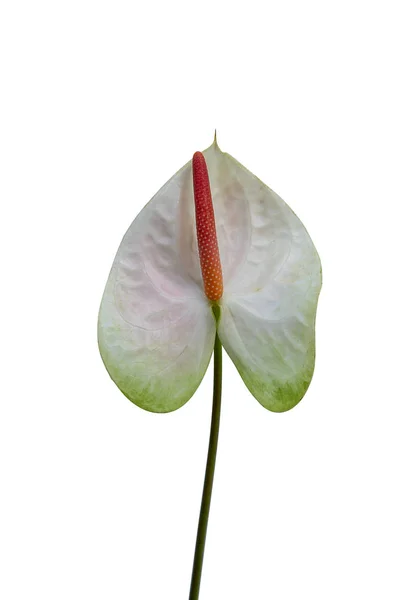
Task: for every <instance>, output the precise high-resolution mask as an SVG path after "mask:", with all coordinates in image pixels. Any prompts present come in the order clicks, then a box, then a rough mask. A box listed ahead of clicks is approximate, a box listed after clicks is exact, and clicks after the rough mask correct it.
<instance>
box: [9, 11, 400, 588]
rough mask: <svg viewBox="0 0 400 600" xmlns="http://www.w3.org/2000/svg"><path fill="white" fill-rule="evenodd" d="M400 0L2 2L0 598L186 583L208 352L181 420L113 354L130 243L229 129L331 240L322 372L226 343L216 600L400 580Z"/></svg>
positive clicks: (213, 521)
mask: <svg viewBox="0 0 400 600" xmlns="http://www.w3.org/2000/svg"><path fill="white" fill-rule="evenodd" d="M396 8H397V9H398V3H397V2H385V1H380V2H368V1H363V2H361V1H360V2H357V1H351V0H350V1H349V0H347V1H345V2H344V1H340V0H339V1H336V2H323V1H322V2H321V1H318V2H317V1H315V2H310V1H307V0H305V1H303V2H289V1H282V0H280V1H279V2H278V1H276V2H268V1H267V2H259V3H257V2H254V1H252V0H247V1H246V2H240V3H239V2H232V1H230V2H218V1H216V2H207V1H205V2H196V3H192V2H188V1H187V0H186V1H184V2H177V1H169V2H162V3H161V2H148V3H145V2H140V3H139V2H136V3H135V2H118V1H114V2H102V1H97V2H89V1H82V0H80V1H69V2H60V1H59V2H50V1H48V2H44V1H38V2H20V1H18V0H15V1H9V2H7V0H6V1H5V2H3V3H2V8H1V13H2V14H1V18H0V28H1V32H0V44H1V54H0V56H1V87H2V91H1V97H0V102H1V111H0V118H1V140H0V143H1V160H0V170H1V215H2V216H1V222H0V227H1V234H0V244H1V262H2V267H1V282H2V292H1V300H0V301H1V304H2V309H1V346H0V352H1V354H2V358H1V379H0V386H1V423H0V428H1V438H0V444H1V479H0V485H1V496H0V502H1V512H0V517H1V535H0V545H1V550H0V552H1V562H0V570H1V572H2V575H1V578H0V596H1V598H3V599H4V600H14V599H18V600H20V599H23V600H25V599H29V600H30V599H32V598H33V599H36V598H38V599H41V600H50V599H51V600H54V599H57V600H64V599H68V600H69V599H72V598H73V599H74V600H88V599H92V598H93V599H96V600H115V599H118V600H128V599H130V600H131V599H135V600H160V599H163V600H164V599H165V600H184V599H185V598H187V596H188V588H189V580H190V572H191V563H192V555H193V547H194V541H195V532H196V527H197V515H198V509H199V503H200V494H201V488H202V480H203V471H204V466H205V457H206V448H207V441H208V439H207V438H208V426H209V419H210V410H211V392H212V369H210V370H209V371H208V373H207V375H206V377H205V379H204V381H203V383H202V385H201V386H200V388H199V390H198V391H197V393H196V394H195V396H194V397H193V398H192V399H191V400H190V402H189V403H188V404H187V405H185V407H184V408H182V409H181V410H179V411H177V412H175V413H172V414H169V415H154V414H150V413H146V412H144V411H142V410H140V409H139V408H137V407H136V406H134V405H133V404H131V403H130V402H129V401H128V400H127V399H126V398H125V397H124V396H123V395H122V394H121V393H120V392H119V390H118V389H117V388H116V386H115V385H114V384H113V383H112V381H111V380H110V379H109V377H108V375H107V373H106V371H105V369H104V367H103V364H102V362H101V359H100V356H99V354H98V350H97V342H96V319H97V311H98V306H99V303H100V299H101V295H102V292H103V288H104V285H105V282H106V279H107V276H108V272H109V269H110V266H111V263H112V260H113V257H114V254H115V252H116V250H117V247H118V245H119V242H120V239H121V237H122V235H123V233H124V232H125V230H126V229H127V227H128V226H129V224H130V222H131V221H132V220H133V218H134V217H135V215H136V214H137V213H138V211H139V210H140V209H141V208H142V206H143V205H144V204H145V203H146V202H147V201H148V200H149V199H150V197H151V196H152V195H153V194H154V193H155V192H156V191H157V190H158V189H159V187H161V185H162V184H163V183H164V182H165V181H166V180H167V179H168V178H169V177H170V176H171V175H172V174H173V173H174V172H175V171H176V170H177V169H178V168H180V167H181V166H182V165H183V164H184V163H185V162H186V161H187V160H188V159H189V158H190V157H191V155H192V153H193V152H194V151H195V150H201V149H204V148H205V147H207V146H208V145H209V144H210V143H211V141H212V138H213V134H214V128H215V127H216V128H217V130H218V139H219V145H220V146H221V148H222V150H226V151H228V152H229V153H230V154H232V155H233V156H235V157H236V158H237V159H238V160H239V161H240V162H242V163H243V164H244V165H245V166H247V167H248V168H249V169H250V170H251V171H253V172H254V173H255V174H256V175H257V176H259V177H260V178H261V179H262V180H263V181H265V182H266V183H267V184H268V185H269V186H270V187H272V189H274V190H275V191H276V192H277V193H279V195H281V196H282V197H283V198H284V199H285V200H286V201H287V202H288V204H289V205H290V206H291V207H292V208H293V210H294V211H295V212H296V213H297V214H298V216H299V217H300V218H301V219H302V221H303V222H304V224H305V225H306V227H307V229H308V231H309V233H310V235H311V237H312V238H313V241H314V243H315V245H316V247H317V249H318V251H319V254H320V256H321V260H322V265H323V274H324V285H323V288H322V293H321V297H320V304H319V309H318V316H317V363H316V371H315V376H314V379H313V382H312V384H311V387H310V389H309V391H308V393H307V395H306V396H305V398H304V400H303V401H302V402H301V403H300V404H299V405H298V406H297V407H296V408H295V409H293V410H292V411H290V412H288V413H285V414H272V413H270V412H268V411H266V410H265V409H263V408H262V407H261V405H259V404H258V402H257V401H256V400H255V399H254V398H253V397H252V396H251V395H250V393H249V392H248V391H247V389H246V388H245V386H244V384H243V383H242V381H241V379H240V377H239V376H238V374H237V372H236V370H235V368H234V367H233V366H232V364H231V363H230V360H229V359H228V357H227V356H226V355H225V356H224V394H223V413H222V423H221V434H220V447H219V455H218V461H217V470H216V479H215V487H214V496H213V502H212V507H211V516H210V523H209V535H208V540H207V548H206V555H205V562H204V571H203V581H202V590H201V600H216V599H225V598H229V599H230V600H231V599H233V600H235V599H240V600H247V599H250V600H264V599H265V600H270V599H271V600H272V599H273V600H289V599H290V600H292V599H294V598H296V599H299V600H321V599H324V600H331V599H332V600H337V598H341V599H343V600H350V599H351V600H353V599H358V598H363V599H379V600H381V599H382V600H398V598H399V597H400V577H399V560H400V541H399V540H400V521H399V506H400V490H399V461H400V436H399V427H400V409H399V400H400V394H399V386H398V372H399V358H400V357H399V333H400V332H399V320H398V306H399V294H398V290H397V284H398V279H399V259H400V255H399V254H400V253H399V248H398V246H399V243H398V231H399V211H398V206H399V199H400V198H399V196H400V194H399V189H400V184H399V180H400V176H399V158H400V152H399V147H400V141H399V140H400V122H399V106H400V94H399V61H398V57H399V52H400V45H399V34H398V30H399V19H398V15H397V14H396Z"/></svg>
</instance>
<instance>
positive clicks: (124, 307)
mask: <svg viewBox="0 0 400 600" xmlns="http://www.w3.org/2000/svg"><path fill="white" fill-rule="evenodd" d="M204 156H205V159H206V162H207V167H208V171H209V178H210V186H211V192H212V196H213V205H214V212H215V221H216V229H217V237H218V244H219V250H220V258H221V264H222V272H223V280H224V294H223V297H222V298H221V301H220V308H221V310H220V320H219V323H218V335H219V337H220V339H221V342H222V344H223V346H224V347H225V349H226V350H227V352H228V354H229V355H230V357H231V359H232V360H233V362H234V363H235V365H236V367H237V368H238V370H239V372H240V374H241V376H242V377H243V380H244V381H245V383H246V385H247V387H248V388H249V390H250V391H251V392H252V394H253V395H254V396H255V397H256V398H257V400H259V402H260V403H261V404H262V405H263V406H265V407H266V408H269V409H270V410H274V411H283V410H288V409H289V408H292V407H293V406H294V405H295V404H297V402H299V400H301V398H302V397H303V395H304V393H305V391H306V389H307V387H308V385H309V382H310V380H311V377H312V373H313V368H314V359H315V342H314V338H315V335H314V324H315V313H316V306H317V300H318V294H319V291H320V288H321V266H320V261H319V257H318V254H317V252H316V250H315V248H314V245H313V243H312V241H311V239H310V237H309V235H308V233H307V231H306V229H305V228H304V226H303V225H302V223H301V221H300V220H299V219H298V218H297V217H296V215H295V214H294V213H293V212H292V210H291V209H290V208H289V207H288V206H287V205H286V204H285V202H284V201H283V200H282V199H281V198H279V196H277V195H276V194H275V193H274V192H273V191H272V190H270V189H269V188H268V187H267V186H265V185H264V184H263V183H262V182H261V181H260V180H259V179H257V178H256V177H255V176H254V175H252V174H251V173H250V172H249V171H247V169H245V168H244V167H243V166H242V165H240V164H239V163H238V162H237V161H236V160H234V159H233V158H232V157H231V156H229V155H228V154H226V153H223V152H221V150H220V149H219V147H218V146H217V144H216V143H215V142H214V144H213V145H212V146H211V147H210V148H208V149H207V150H205V151H204ZM215 333H216V322H215V318H214V315H213V312H212V308H211V305H210V302H209V300H208V299H207V298H206V296H205V294H204V291H203V282H202V278H201V270H200V264H199V257H198V249H197V238H196V226H195V216H194V199H193V183H192V168H191V162H189V163H187V164H186V165H185V166H184V167H183V168H182V169H181V170H180V171H178V172H177V173H176V174H175V175H174V176H173V177H172V179H170V180H169V181H168V182H167V183H166V184H165V185H164V186H163V187H162V188H161V190H160V191H159V192H158V193H157V194H156V195H155V196H154V197H153V198H152V200H151V201H150V202H149V203H148V204H147V205H146V206H145V207H144V209H143V210H142V211H141V212H140V214H139V215H138V217H137V218H136V219H135V220H134V221H133V223H132V225H131V226H130V228H129V229H128V231H127V233H126V234H125V236H124V238H123V240H122V242H121V245H120V247H119V250H118V252H117V255H116V257H115V260H114V263H113V266H112V269H111V273H110V276H109V279H108V282H107V285H106V289H105V292H104V296H103V300H102V304H101V307H100V315H99V347H100V352H101V355H102V357H103V360H104V363H105V365H106V368H107V370H108V372H109V373H110V375H111V377H112V379H113V380H114V381H115V383H116V384H117V385H118V387H119V388H120V389H121V390H122V391H123V393H124V394H126V396H127V397H128V398H129V399H130V400H132V401H133V402H135V403H136V404H138V405H139V406H141V407H142V408H145V409H147V410H152V411H156V412H168V411H171V410H175V409H177V408H179V407H180V406H182V405H183V404H184V403H185V402H187V400H189V398H190V397H191V396H192V394H193V393H194V392H195V390H196V389H197V387H198V385H199V384H200V382H201V380H202V378H203V376H204V373H205V371H206V369H207V366H208V363H209V361H210V358H211V354H212V350H213V345H214V340H215Z"/></svg>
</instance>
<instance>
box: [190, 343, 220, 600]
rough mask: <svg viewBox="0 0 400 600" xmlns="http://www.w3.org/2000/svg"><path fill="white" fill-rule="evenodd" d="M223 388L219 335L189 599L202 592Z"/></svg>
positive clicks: (215, 347)
mask: <svg viewBox="0 0 400 600" xmlns="http://www.w3.org/2000/svg"><path fill="white" fill-rule="evenodd" d="M221 389H222V348H221V342H220V340H219V337H218V335H216V336H215V346H214V395H213V407H212V416H211V429H210V441H209V445H208V455H207V466H206V473H205V477H204V486H203V496H202V499H201V507H200V516H199V525H198V528H197V538H196V548H195V551H194V559H193V570H192V581H191V584H190V593H189V600H198V597H199V592H200V581H201V570H202V567H203V557H204V548H205V545H206V535H207V525H208V515H209V513H210V503H211V494H212V487H213V481H214V470H215V460H216V458H217V447H218V433H219V421H220V415H221Z"/></svg>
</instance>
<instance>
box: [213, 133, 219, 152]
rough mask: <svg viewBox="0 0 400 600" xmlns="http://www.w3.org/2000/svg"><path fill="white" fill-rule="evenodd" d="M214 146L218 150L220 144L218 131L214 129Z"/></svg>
mask: <svg viewBox="0 0 400 600" xmlns="http://www.w3.org/2000/svg"><path fill="white" fill-rule="evenodd" d="M213 146H216V147H217V148H218V147H219V146H218V142H217V130H216V129H214V141H213Z"/></svg>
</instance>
